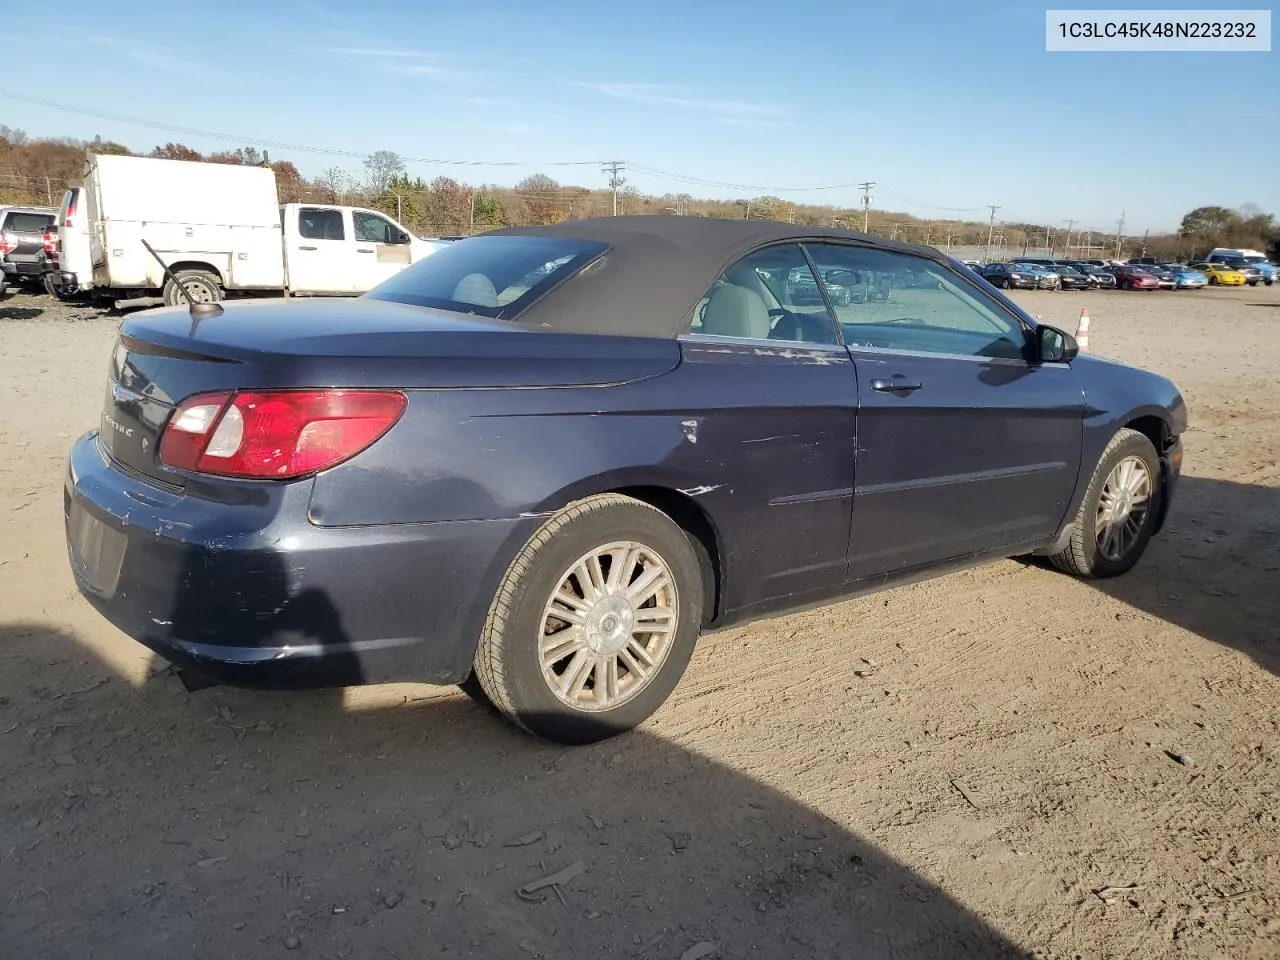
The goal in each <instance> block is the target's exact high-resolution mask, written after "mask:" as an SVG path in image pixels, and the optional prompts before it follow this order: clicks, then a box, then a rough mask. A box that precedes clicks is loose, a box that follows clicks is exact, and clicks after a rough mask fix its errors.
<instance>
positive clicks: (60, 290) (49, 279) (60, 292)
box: [44, 273, 80, 303]
mask: <svg viewBox="0 0 1280 960" xmlns="http://www.w3.org/2000/svg"><path fill="white" fill-rule="evenodd" d="M44 290H45V293H47V294H49V296H51V297H56V298H57V299H58V300H61V301H63V302H64V303H67V302H70V301H72V300H78V299H79V296H78V294H79V292H80V291H79V289H78V288H76V287H73V286H64V285H63V284H61V283H59V282H58V281H57V280H55V279H54V275H53V274H52V273H46V274H45V275H44Z"/></svg>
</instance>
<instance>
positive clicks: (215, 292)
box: [164, 270, 222, 307]
mask: <svg viewBox="0 0 1280 960" xmlns="http://www.w3.org/2000/svg"><path fill="white" fill-rule="evenodd" d="M174 278H175V279H176V280H177V281H178V283H181V284H182V286H183V287H185V288H186V291H187V293H188V294H189V295H190V297H191V299H192V300H193V301H195V302H196V303H217V302H218V301H219V300H221V299H222V284H221V283H219V281H218V277H217V276H216V275H215V274H213V273H210V272H209V271H208V270H177V271H175V272H174ZM164 302H165V305H166V306H170V307H182V306H186V304H187V298H186V297H184V296H183V295H182V291H181V290H179V289H178V286H177V284H175V283H174V282H173V280H166V281H165V285H164Z"/></svg>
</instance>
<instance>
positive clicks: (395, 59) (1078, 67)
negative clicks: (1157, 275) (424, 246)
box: [0, 0, 1280, 234]
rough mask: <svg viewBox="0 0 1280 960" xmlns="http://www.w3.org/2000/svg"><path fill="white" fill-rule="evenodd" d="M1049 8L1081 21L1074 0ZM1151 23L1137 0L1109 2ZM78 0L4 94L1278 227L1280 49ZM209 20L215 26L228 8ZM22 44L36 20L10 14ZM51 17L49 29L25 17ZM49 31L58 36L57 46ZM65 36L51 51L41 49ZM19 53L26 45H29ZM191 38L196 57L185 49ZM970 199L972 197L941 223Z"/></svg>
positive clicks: (893, 16)
mask: <svg viewBox="0 0 1280 960" xmlns="http://www.w3.org/2000/svg"><path fill="white" fill-rule="evenodd" d="M1052 6H1054V7H1055V8H1057V7H1062V6H1065V4H1062V3H1055V4H1053V5H1052ZM1116 6H1125V7H1128V8H1134V7H1139V6H1142V5H1141V4H1134V3H1127V4H1117V5H1116ZM107 9H108V8H107V7H105V6H103V5H101V4H100V3H99V2H96V0H95V2H85V0H63V2H62V3H61V4H60V5H59V8H58V20H59V22H60V23H61V24H63V27H61V28H59V29H58V30H57V31H56V32H55V34H48V33H46V32H44V31H43V30H40V31H37V34H36V35H33V36H32V37H31V38H28V39H29V40H30V41H31V42H35V40H36V38H37V36H39V37H41V38H45V39H42V40H41V42H42V43H44V44H45V45H47V46H48V48H49V49H48V53H49V57H48V58H47V59H45V60H44V61H42V63H43V66H42V67H41V68H40V69H36V70H20V71H17V72H16V73H14V72H9V73H7V74H6V78H5V79H2V80H0V89H3V90H7V91H12V92H15V93H19V94H27V95H34V96H37V97H44V98H47V99H50V100H57V101H62V102H65V103H71V104H78V105H81V106H84V107H88V108H92V109H94V110H98V111H104V112H108V113H114V114H120V115H126V116H130V117H142V118H146V119H148V120H153V121H159V122H163V123H172V124H178V125H181V126H186V127H193V128H199V129H203V130H209V131H217V132H223V133H228V134H236V135H243V136H246V137H257V138H262V139H266V140H273V141H281V142H288V143H297V144H305V145H309V146H314V147H317V148H322V149H327V150H334V151H348V152H350V153H351V154H354V156H351V157H344V156H328V155H322V154H311V153H301V152H289V151H285V150H272V151H271V155H272V158H273V159H290V160H293V161H294V162H295V163H297V165H298V166H299V168H300V169H301V170H302V171H303V172H304V173H306V174H308V175H313V174H316V173H318V172H320V171H321V170H323V169H325V168H326V167H329V166H333V165H340V166H347V167H349V168H351V169H352V170H358V169H359V166H360V164H359V160H358V156H359V155H363V154H366V153H369V152H371V151H373V150H379V149H387V150H393V151H396V152H398V153H400V154H402V155H403V156H406V157H419V158H440V159H457V160H479V161H499V162H507V161H516V162H520V163H522V164H528V166H521V167H505V166H477V167H461V168H450V167H445V166H436V165H428V164H425V163H415V164H412V165H411V166H410V172H411V173H415V174H418V175H421V176H423V177H424V178H430V177H432V176H435V175H437V174H439V173H448V174H450V175H453V176H456V177H458V178H459V179H462V180H466V181H470V182H513V181H514V180H516V179H519V178H520V177H521V176H524V175H526V174H528V173H531V172H534V171H536V170H541V171H542V172H545V173H547V174H549V175H551V176H553V177H555V178H556V179H557V180H560V181H561V182H566V183H580V184H584V185H599V184H601V183H602V182H603V177H602V175H601V174H600V172H599V169H598V165H597V164H595V163H590V162H589V163H587V164H586V165H584V166H579V167H573V166H563V167H556V166H550V165H544V164H547V162H549V161H597V160H602V159H606V158H612V157H617V158H620V159H625V160H628V161H631V162H633V163H641V164H645V165H648V166H649V167H652V168H655V169H658V170H664V171H670V172H673V173H678V174H681V175H689V176H692V177H696V178H703V179H707V180H715V181H724V182H729V183H733V184H744V185H749V186H750V187H751V188H743V189H737V188H730V187H711V186H698V185H696V184H683V183H680V182H675V181H671V180H667V179H663V178H661V177H658V176H656V175H653V174H647V173H642V172H640V171H638V170H635V169H633V170H631V171H629V173H628V177H629V181H630V182H631V183H633V184H635V185H636V186H637V187H639V188H640V189H641V190H643V191H644V192H646V193H663V192H667V191H671V192H680V191H687V192H689V193H692V194H694V195H695V196H698V195H701V196H719V197H735V196H751V195H757V194H761V193H767V192H776V193H778V195H780V196H783V197H785V198H789V199H795V200H797V201H804V202H835V203H847V204H850V205H854V204H856V203H857V200H858V192H857V190H856V189H855V188H852V187H848V188H844V189H838V190H828V191H806V192H797V191H786V192H783V191H771V190H766V189H755V188H756V187H759V188H767V187H811V186H818V185H831V184H854V183H857V182H859V181H862V180H873V181H875V182H876V183H877V184H878V186H877V188H876V190H875V193H874V198H875V205H876V206H877V207H884V208H891V209H897V210H906V211H908V212H911V213H915V214H918V215H922V216H936V217H955V218H958V219H959V218H964V219H986V215H987V211H986V209H985V207H984V205H985V204H988V203H993V204H999V205H1000V207H1001V209H1000V211H999V212H998V215H997V216H998V218H999V219H1002V220H1011V221H1017V220H1027V221H1033V222H1044V223H1049V224H1059V223H1062V222H1063V221H1065V220H1067V219H1074V220H1076V221H1077V227H1080V226H1086V227H1091V228H1095V229H1104V230H1106V229H1111V230H1114V229H1115V223H1116V220H1117V219H1118V217H1119V216H1120V212H1121V210H1122V209H1123V210H1125V211H1126V232H1128V233H1131V234H1132V233H1140V232H1141V231H1142V230H1143V229H1150V230H1152V231H1153V232H1155V231H1161V230H1166V229H1171V228H1173V227H1176V225H1177V223H1178V221H1179V219H1180V218H1181V216H1182V214H1183V213H1184V212H1186V211H1187V210H1188V209H1191V208H1192V207H1195V206H1199V205H1203V204H1207V203H1221V204H1224V205H1227V206H1238V205H1240V204H1244V203H1247V202H1252V203H1256V204H1258V205H1259V206H1260V207H1262V209H1264V210H1267V211H1274V212H1276V213H1278V214H1280V177H1277V175H1276V171H1277V170H1280V59H1278V58H1280V54H1278V53H1276V52H1274V51H1273V52H1271V53H1248V54H1245V53H1239V54H1236V53H1185V54H1179V53H1081V54H1067V53H1046V52H1045V50H1044V29H1045V28H1044V22H1045V21H1044V17H1045V5H1040V4H1029V3H1017V2H1006V0H997V2H992V3H983V4H963V3H955V2H934V0H927V2H917V3H900V4H897V5H891V4H865V5H863V4H854V3H849V2H847V0H846V2H832V0H790V2H788V3H785V4H771V3H751V2H750V0H744V2H741V3H732V4H731V3H725V2H722V0H700V2H696V3H695V2H690V0H684V2H680V3H676V2H669V0H647V2H644V3H627V2H621V3H614V4H602V3H599V2H594V3H583V2H576V0H560V2H557V3H551V4H548V3H530V2H528V0H523V2H493V3H486V2H480V0H473V2H470V3H465V2H463V3H460V2H457V0H452V2H450V3H446V4H442V3H436V2H412V0H379V2H378V3H376V4H372V3H369V4H339V3H336V2H334V0H278V2H276V3H273V4H270V5H268V4H264V3H260V2H247V0H221V2H220V3H218V4H216V5H215V6H213V7H210V6H208V5H188V6H187V7H185V8H184V7H181V6H178V5H173V4H170V3H161V2H158V0H132V2H130V0H117V2H116V3H114V4H112V5H111V7H110V11H111V12H110V14H108V13H107V12H106V11H107ZM215 10H216V11H217V15H215V13H214V11H215ZM10 28H11V29H12V30H13V31H14V32H15V33H17V34H18V37H19V38H21V36H22V33H23V31H24V30H25V29H27V28H26V27H24V25H23V23H22V21H20V20H19V21H16V22H14V23H12V24H10ZM32 29H34V28H32ZM54 37H56V38H54ZM49 38H54V39H49ZM9 42H13V39H12V34H10V40H9ZM183 45H185V51H184V49H182V46H183ZM0 123H6V124H9V125H10V126H15V127H21V128H23V129H25V130H26V131H27V132H28V133H30V134H33V135H71V136H79V137H92V136H93V135H94V134H101V135H102V136H104V137H106V138H108V139H114V140H120V141H122V142H124V143H127V144H129V145H130V146H132V147H134V148H135V149H145V148H149V147H151V146H152V145H154V144H155V143H162V142H164V141H166V140H180V141H183V142H186V143H188V144H190V145H191V146H194V147H196V148H198V149H203V150H211V149H221V148H225V147H227V146H229V145H228V144H226V143H224V142H221V141H217V140H213V139H208V138H204V137H200V136H193V135H184V134H180V133H174V132H167V131H164V130H155V129H148V128H145V127H140V126H137V125H134V124H130V123H124V122H120V121H114V120H104V119H95V118H91V117H87V116H82V115H77V114H74V113H68V112H63V111H60V110H57V109H53V108H50V107H47V106H39V105H33V104H29V103H24V102H19V101H15V100H12V99H7V98H2V97H0ZM946 208H958V209H946Z"/></svg>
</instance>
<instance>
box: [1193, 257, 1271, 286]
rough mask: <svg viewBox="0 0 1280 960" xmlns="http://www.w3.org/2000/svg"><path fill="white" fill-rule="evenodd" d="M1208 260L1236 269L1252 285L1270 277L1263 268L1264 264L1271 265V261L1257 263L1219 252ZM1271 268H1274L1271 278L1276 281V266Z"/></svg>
mask: <svg viewBox="0 0 1280 960" xmlns="http://www.w3.org/2000/svg"><path fill="white" fill-rule="evenodd" d="M1208 262H1209V263H1220V264H1222V265H1223V266H1225V267H1230V268H1231V269H1232V270H1235V271H1236V272H1237V273H1241V274H1243V275H1244V282H1245V283H1247V284H1248V285H1249V286H1251V287H1256V286H1257V285H1258V284H1260V283H1264V282H1266V281H1267V279H1268V275H1267V274H1266V273H1265V272H1263V269H1262V268H1263V267H1264V266H1266V267H1271V264H1269V263H1266V264H1263V263H1255V262H1252V261H1249V260H1246V259H1245V258H1244V257H1228V256H1223V255H1222V254H1218V255H1216V256H1214V257H1213V258H1212V259H1210V260H1209V261H1208ZM1271 269H1272V274H1271V276H1270V279H1271V280H1272V281H1273V282H1274V280H1275V273H1274V271H1275V268H1274V267H1272V268H1271Z"/></svg>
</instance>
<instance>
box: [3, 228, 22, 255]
mask: <svg viewBox="0 0 1280 960" xmlns="http://www.w3.org/2000/svg"><path fill="white" fill-rule="evenodd" d="M17 249H18V241H17V240H15V239H13V236H12V234H10V233H9V231H8V230H5V231H3V232H0V253H13V251H14V250H17Z"/></svg>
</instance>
